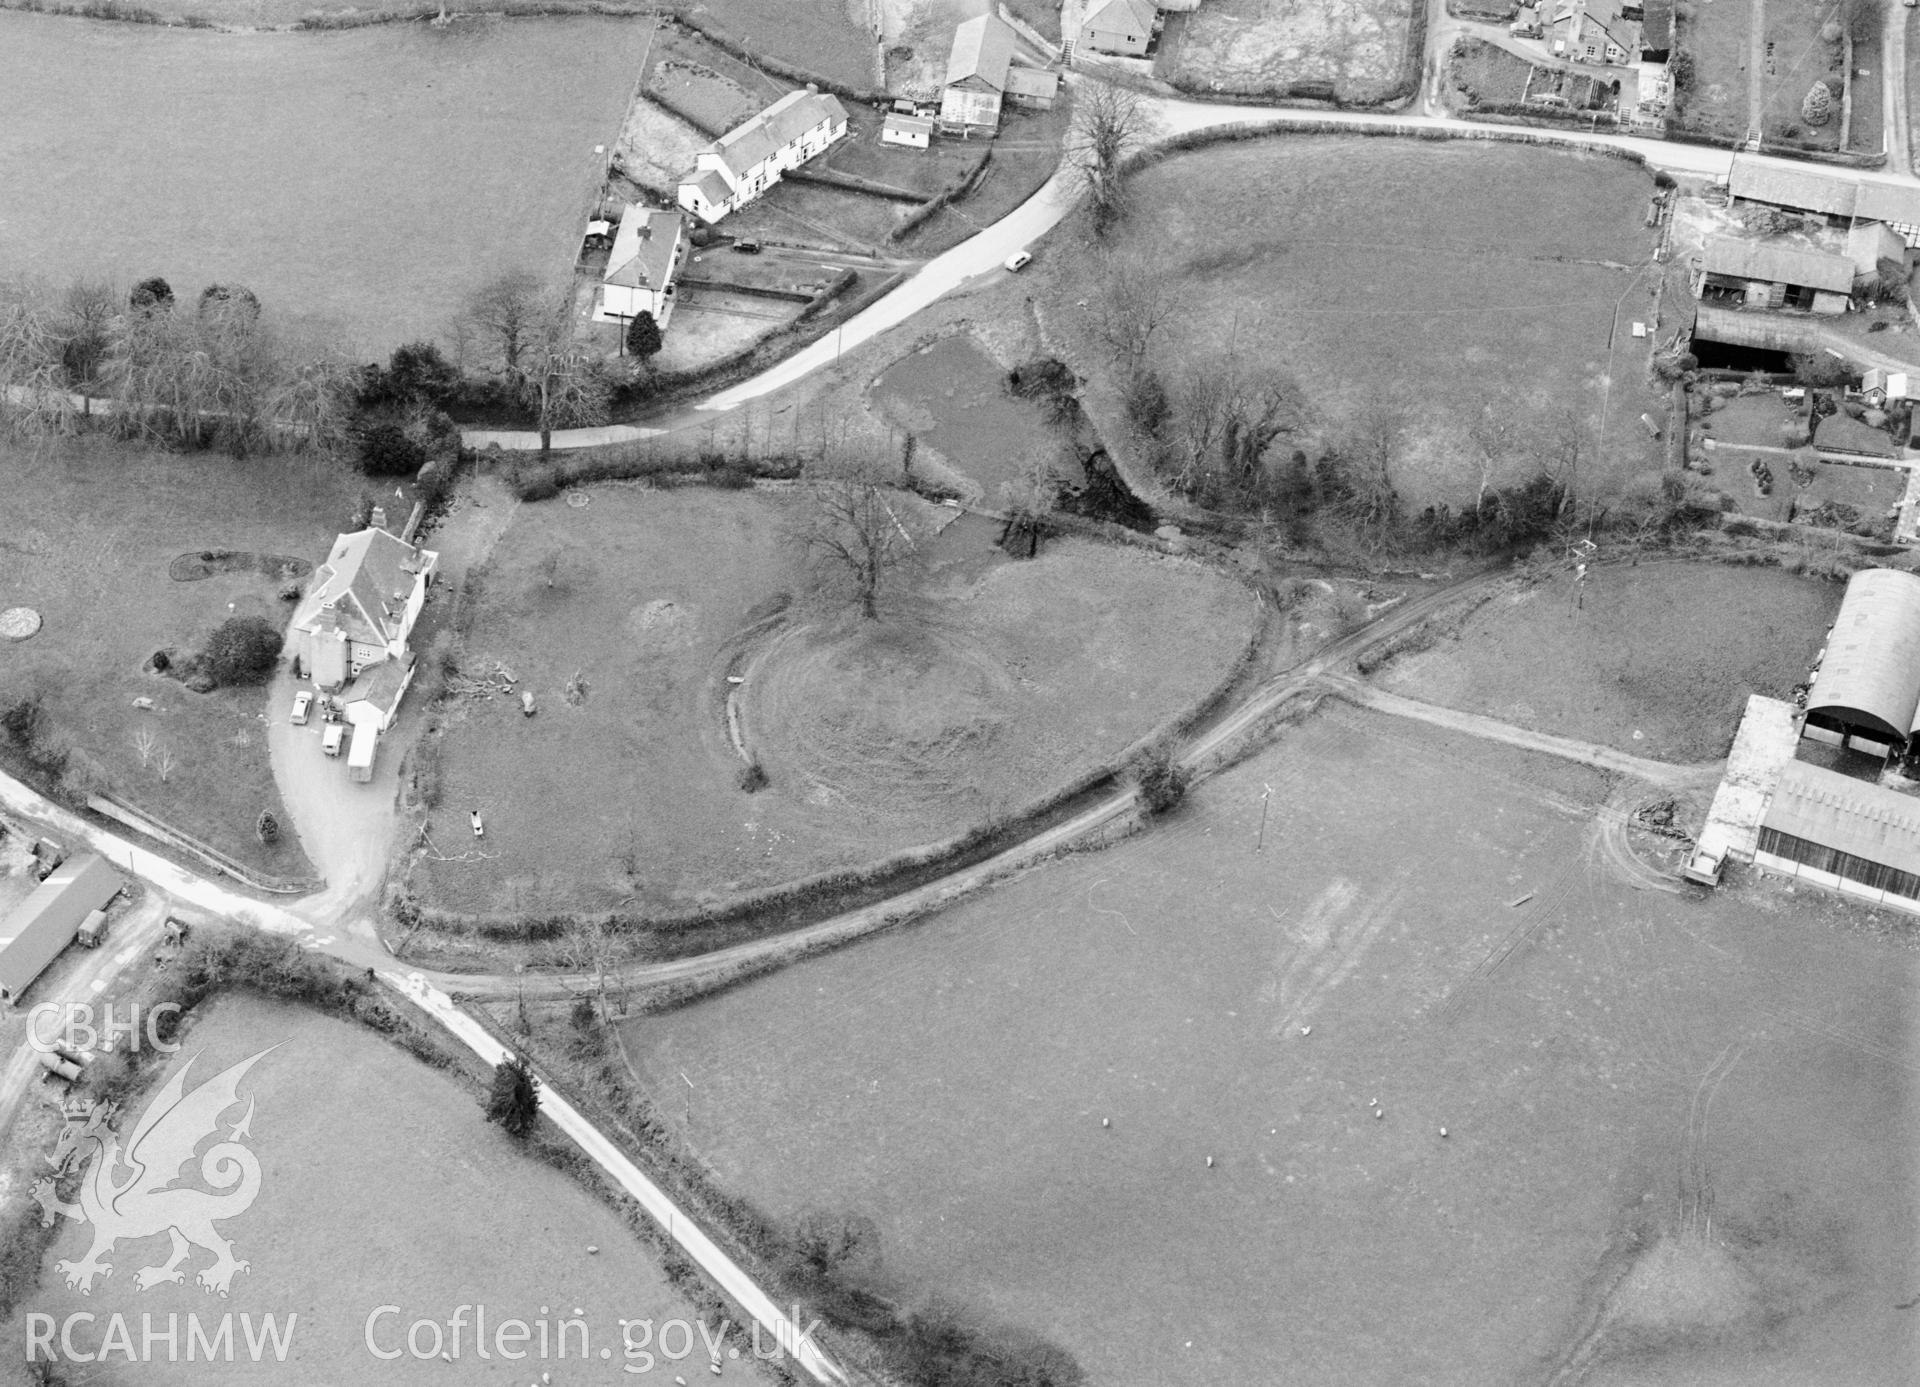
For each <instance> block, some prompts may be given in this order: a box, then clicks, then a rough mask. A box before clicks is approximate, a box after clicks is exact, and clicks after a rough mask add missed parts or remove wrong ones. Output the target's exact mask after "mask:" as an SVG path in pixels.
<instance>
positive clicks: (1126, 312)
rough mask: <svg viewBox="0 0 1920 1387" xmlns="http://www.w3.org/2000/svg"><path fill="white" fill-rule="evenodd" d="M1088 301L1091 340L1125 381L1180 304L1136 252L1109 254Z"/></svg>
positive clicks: (1159, 272)
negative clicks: (1122, 373) (1124, 377)
mask: <svg viewBox="0 0 1920 1387" xmlns="http://www.w3.org/2000/svg"><path fill="white" fill-rule="evenodd" d="M1088 297H1089V299H1090V300H1091V302H1090V304H1089V306H1088V321H1089V325H1090V326H1091V327H1092V329H1093V336H1094V340H1095V341H1097V342H1099V343H1100V345H1101V346H1102V347H1104V348H1105V349H1106V353H1107V360H1108V361H1109V362H1111V363H1112V364H1113V366H1114V367H1115V368H1116V369H1118V370H1120V371H1122V372H1124V373H1125V375H1126V376H1127V378H1129V379H1131V378H1132V377H1134V376H1136V375H1138V374H1139V373H1140V372H1141V371H1142V370H1143V369H1145V367H1146V364H1147V354H1148V352H1149V350H1150V349H1151V348H1152V346H1153V339H1154V338H1155V337H1156V336H1158V335H1159V334H1160V332H1161V330H1162V329H1164V328H1165V327H1166V326H1167V325H1168V323H1169V322H1171V321H1172V319H1173V315H1174V312H1175V310H1176V309H1177V308H1178V307H1179V304H1180V298H1179V295H1178V294H1177V293H1176V292H1175V290H1174V287H1173V282H1172V280H1171V279H1170V278H1169V277H1168V275H1167V273H1166V271H1165V269H1164V268H1162V267H1161V266H1160V265H1159V264H1157V263H1156V262H1154V261H1153V260H1151V259H1150V258H1149V257H1147V256H1146V255H1144V254H1142V253H1140V252H1138V251H1128V252H1113V251H1109V252H1107V253H1106V254H1104V255H1102V256H1101V257H1100V258H1099V260H1098V262H1097V263H1096V267H1095V271H1094V283H1093V288H1092V292H1091V293H1090V294H1089V295H1088Z"/></svg>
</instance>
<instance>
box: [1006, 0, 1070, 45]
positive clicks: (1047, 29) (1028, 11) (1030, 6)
mask: <svg viewBox="0 0 1920 1387" xmlns="http://www.w3.org/2000/svg"><path fill="white" fill-rule="evenodd" d="M1007 8H1008V9H1009V10H1011V11H1012V12H1013V17H1014V18H1015V19H1018V20H1019V21H1020V22H1021V23H1023V24H1026V25H1028V26H1030V27H1031V28H1032V29H1033V30H1034V32H1035V33H1037V34H1039V35H1040V37H1041V38H1043V39H1048V40H1051V41H1052V42H1054V43H1058V42H1060V0H1007Z"/></svg>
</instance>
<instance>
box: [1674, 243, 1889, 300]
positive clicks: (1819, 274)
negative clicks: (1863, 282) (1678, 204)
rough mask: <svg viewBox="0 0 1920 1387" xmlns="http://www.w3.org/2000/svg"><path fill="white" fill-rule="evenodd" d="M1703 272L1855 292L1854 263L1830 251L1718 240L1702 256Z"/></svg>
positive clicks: (1833, 290)
mask: <svg viewBox="0 0 1920 1387" xmlns="http://www.w3.org/2000/svg"><path fill="white" fill-rule="evenodd" d="M1700 268H1701V269H1703V270H1705V271H1706V272H1707V273H1708V274H1710V275H1724V276H1726V277H1727V278H1729V279H1746V280H1758V281H1760V282H1762V283H1767V284H1787V285H1793V286H1804V287H1806V288H1809V289H1820V290H1825V291H1827V292H1829V293H1839V294H1844V293H1847V292H1848V291H1849V290H1851V289H1852V288H1853V261H1852V260H1850V259H1848V258H1847V257H1846V256H1844V255H1836V254H1833V253H1832V252H1830V251H1824V250H1812V249H1809V248H1806V247H1802V246H1791V245H1782V244H1776V243H1774V242H1771V241H1750V240H1747V239H1746V238H1744V237H1740V236H1715V237H1713V238H1712V239H1711V240H1709V241H1708V242H1707V244H1706V246H1705V248H1704V249H1703V250H1702V251H1701V254H1700Z"/></svg>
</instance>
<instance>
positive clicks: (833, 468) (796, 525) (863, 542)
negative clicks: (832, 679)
mask: <svg viewBox="0 0 1920 1387" xmlns="http://www.w3.org/2000/svg"><path fill="white" fill-rule="evenodd" d="M897 482H898V478H896V477H894V476H893V475H891V474H890V473H889V472H888V470H887V469H886V468H884V467H882V466H880V465H879V464H877V463H873V462H870V461H866V460H864V459H847V460H840V461H828V462H823V463H821V464H818V465H816V466H815V467H813V468H810V469H809V470H808V475H807V476H806V477H805V478H804V479H803V482H802V491H801V496H800V499H799V501H798V503H797V505H796V507H795V512H794V514H793V516H792V518H791V520H790V523H789V532H788V533H789V537H790V539H791V540H792V541H793V543H794V544H795V545H796V546H797V547H798V548H799V549H800V551H801V553H802V554H803V555H804V556H805V558H806V559H807V560H808V562H810V563H811V564H813V565H814V566H815V567H816V568H817V569H819V570H820V571H821V573H822V576H823V577H824V578H825V579H826V580H827V581H828V582H830V583H832V584H834V585H836V586H839V587H842V588H844V589H845V590H846V591H847V592H849V593H850V595H851V597H852V600H853V601H854V602H855V603H857V604H858V606H859V608H860V615H861V616H863V617H865V618H867V619H868V620H870V621H871V620H874V619H876V618H877V617H878V616H879V615H880V599H881V596H882V594H883V593H884V592H885V591H886V590H887V589H888V588H889V587H890V586H891V585H892V583H893V582H894V580H895V579H896V578H897V577H898V576H899V574H900V573H901V571H902V570H903V569H904V568H905V566H906V565H907V564H908V563H909V562H910V561H911V560H912V559H913V558H914V557H915V555H916V553H917V552H918V549H919V541H918V540H917V539H916V538H915V536H914V533H913V531H912V530H911V529H910V528H909V527H908V524H907V519H908V516H907V513H906V511H905V509H904V507H902V506H900V505H899V504H897V502H896V500H895V498H894V497H891V496H889V495H888V489H889V488H890V487H892V486H894V485H895V484H896V483H897Z"/></svg>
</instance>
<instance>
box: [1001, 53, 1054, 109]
mask: <svg viewBox="0 0 1920 1387" xmlns="http://www.w3.org/2000/svg"><path fill="white" fill-rule="evenodd" d="M1059 97H1060V74H1059V73H1057V72H1055V71H1053V70H1052V69H1050V68H1044V67H1021V66H1020V65H1019V64H1018V63H1016V64H1014V65H1013V66H1012V67H1009V68H1008V69H1007V104H1008V105H1010V106H1017V107H1020V108H1022V109H1025V110H1033V111H1050V110H1052V109H1053V103H1054V102H1055V101H1057V100H1059Z"/></svg>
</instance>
